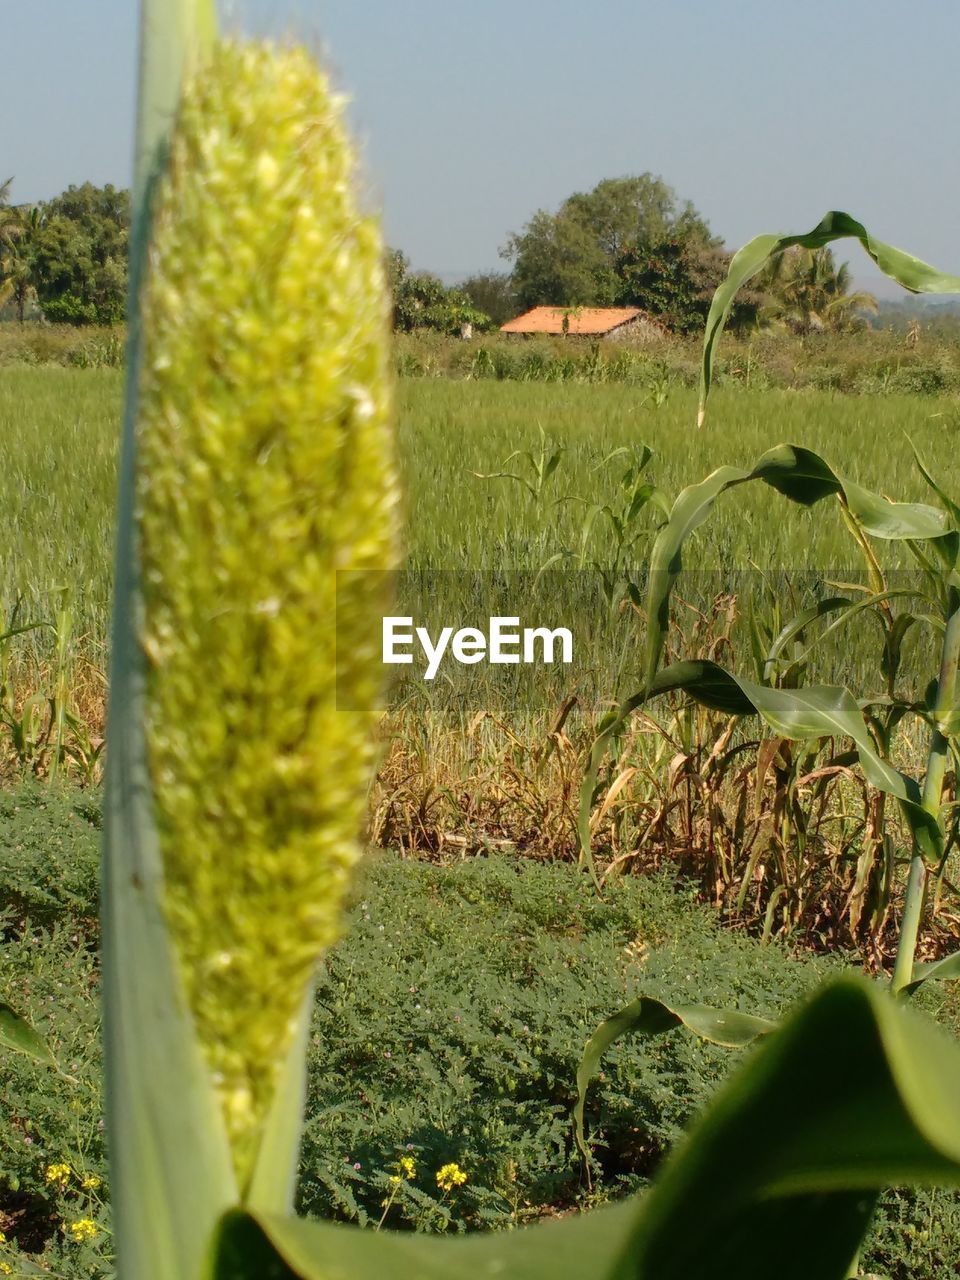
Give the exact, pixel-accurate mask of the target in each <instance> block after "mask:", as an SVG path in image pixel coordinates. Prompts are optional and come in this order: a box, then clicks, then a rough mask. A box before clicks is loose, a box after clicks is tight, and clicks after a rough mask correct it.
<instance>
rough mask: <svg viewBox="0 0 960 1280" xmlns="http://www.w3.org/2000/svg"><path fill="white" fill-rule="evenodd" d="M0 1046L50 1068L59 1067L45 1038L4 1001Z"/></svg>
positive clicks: (0, 1023) (0, 1016)
mask: <svg viewBox="0 0 960 1280" xmlns="http://www.w3.org/2000/svg"><path fill="white" fill-rule="evenodd" d="M0 1046H2V1047H3V1048H4V1049H10V1050H12V1051H13V1052H14V1053H22V1054H24V1055H25V1056H26V1057H28V1058H33V1060H34V1062H42V1063H44V1064H45V1065H46V1066H48V1067H55V1066H56V1065H57V1063H56V1059H55V1058H54V1056H53V1054H52V1053H51V1051H50V1046H49V1045H48V1044H47V1042H46V1040H44V1038H43V1036H41V1035H40V1033H39V1032H38V1031H35V1030H34V1029H33V1027H32V1026H31V1025H30V1023H29V1022H28V1021H27V1019H26V1018H24V1017H22V1016H21V1015H20V1014H19V1013H17V1011H16V1010H15V1009H12V1008H11V1007H10V1005H8V1004H4V1003H3V1002H2V1001H0Z"/></svg>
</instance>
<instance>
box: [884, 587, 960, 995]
mask: <svg viewBox="0 0 960 1280" xmlns="http://www.w3.org/2000/svg"><path fill="white" fill-rule="evenodd" d="M949 591H950V598H949V606H948V607H949V615H948V617H947V625H946V629H945V631H944V636H943V649H942V651H941V658H940V675H939V677H938V680H937V694H936V698H935V700H934V706H933V716H934V722H935V727H934V729H933V731H932V734H931V739H930V753H929V755H928V757H927V771H926V776H925V778H924V783H923V807H924V808H925V809H926V810H927V812H928V813H930V814H932V815H933V816H934V817H936V818H938V819H939V813H940V799H941V795H942V793H943V779H944V774H945V772H946V767H947V757H948V756H949V754H950V742H949V740H948V738H947V736H946V735H945V734H944V733H943V732H942V730H941V728H940V727H939V726H940V725H941V724H942V723H943V722H944V720H945V719H946V718H947V717H948V716H949V715H950V713H951V712H952V710H953V708H954V706H955V704H956V694H957V662H958V659H960V591H958V590H957V588H956V587H950V588H949ZM926 887H927V863H926V861H925V860H924V856H923V851H922V850H921V849H918V848H916V847H915V848H914V852H913V857H912V859H911V862H910V875H909V877H908V880H907V891H906V898H905V901H904V907H903V919H902V921H901V924H900V939H899V943H898V946H897V958H896V961H895V963H894V968H893V981H892V988H893V991H894V993H896V992H898V991H902V990H903V988H904V987H906V986H907V985H908V984H909V983H910V982H911V981H912V979H913V962H914V956H915V954H916V950H917V934H918V932H919V929H920V917H921V915H922V912H923V899H924V894H925V891H926Z"/></svg>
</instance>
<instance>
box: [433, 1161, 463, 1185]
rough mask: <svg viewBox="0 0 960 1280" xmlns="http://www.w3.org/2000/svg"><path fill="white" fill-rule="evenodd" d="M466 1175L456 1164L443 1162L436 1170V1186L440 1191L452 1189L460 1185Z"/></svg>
mask: <svg viewBox="0 0 960 1280" xmlns="http://www.w3.org/2000/svg"><path fill="white" fill-rule="evenodd" d="M466 1180H467V1175H466V1174H465V1173H464V1172H463V1170H462V1169H461V1168H460V1166H459V1165H458V1164H445V1165H444V1166H443V1168H442V1169H438V1170H437V1186H438V1187H439V1188H440V1190H441V1191H452V1190H453V1189H454V1187H462V1186H463V1184H464V1183H465V1182H466Z"/></svg>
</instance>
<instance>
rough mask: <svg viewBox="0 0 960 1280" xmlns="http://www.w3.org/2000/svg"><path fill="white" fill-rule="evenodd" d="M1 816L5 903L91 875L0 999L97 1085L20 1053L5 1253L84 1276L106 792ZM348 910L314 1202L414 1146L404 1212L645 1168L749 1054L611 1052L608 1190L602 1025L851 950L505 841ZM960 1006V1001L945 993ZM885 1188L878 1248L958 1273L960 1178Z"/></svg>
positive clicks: (390, 870)
mask: <svg viewBox="0 0 960 1280" xmlns="http://www.w3.org/2000/svg"><path fill="white" fill-rule="evenodd" d="M2 823H3V826H2V830H3V833H4V837H5V840H6V843H7V847H8V848H9V849H10V850H11V851H14V852H16V853H17V854H18V855H19V858H20V859H21V860H22V861H21V862H20V863H19V864H18V863H10V864H5V865H6V866H8V868H9V869H8V870H6V871H5V873H4V878H3V879H2V880H0V907H2V906H3V905H4V904H6V902H7V901H8V893H9V892H12V893H13V894H14V895H15V897H16V898H17V900H18V901H19V900H22V899H23V897H24V885H25V883H29V882H30V881H32V880H33V879H34V878H37V879H39V878H40V874H41V873H40V872H38V871H37V869H38V868H42V865H43V857H44V852H45V850H46V849H47V848H53V849H55V850H58V849H60V848H61V847H62V848H63V850H64V855H65V856H66V850H67V849H69V851H70V853H69V858H70V861H71V862H75V863H77V864H78V865H79V866H83V867H85V868H87V869H88V871H89V872H90V873H91V874H90V875H89V876H88V878H87V879H86V880H84V881H80V880H79V879H78V880H77V881H76V885H77V888H76V891H75V892H74V891H73V890H71V891H70V893H65V894H62V895H60V896H59V898H58V901H57V902H56V903H55V904H49V903H48V902H47V900H46V896H45V895H40V896H39V899H38V900H39V904H40V907H41V909H42V910H43V911H44V912H45V915H44V923H43V925H42V926H41V925H40V924H39V923H37V924H33V923H31V925H30V927H29V928H25V927H24V928H22V929H21V928H19V927H18V929H17V930H16V931H14V932H11V933H10V934H8V945H7V947H6V948H5V949H4V950H3V951H2V953H0V957H2V959H0V996H2V995H14V994H16V995H17V996H18V997H19V999H20V1001H21V1004H23V1003H26V1005H27V1007H29V1009H30V1011H31V1012H32V1013H33V1014H34V1016H36V1017H37V1020H38V1022H39V1023H40V1025H41V1027H42V1029H43V1030H44V1031H45V1032H46V1033H47V1034H48V1035H49V1036H50V1037H51V1040H52V1041H53V1043H54V1044H55V1046H56V1048H57V1050H58V1052H59V1054H60V1055H61V1056H62V1060H63V1064H64V1069H65V1070H66V1071H67V1073H68V1074H69V1075H71V1076H73V1077H74V1080H75V1081H77V1082H78V1083H72V1082H71V1081H70V1080H67V1079H65V1078H63V1077H58V1076H55V1075H52V1074H51V1073H50V1072H49V1071H40V1070H38V1069H36V1068H34V1067H33V1066H31V1065H30V1064H29V1063H27V1062H26V1061H25V1060H23V1061H14V1060H13V1059H11V1058H9V1057H8V1058H5V1059H2V1060H0V1081H2V1088H3V1090H4V1096H5V1098H8V1099H10V1100H11V1103H12V1104H13V1105H12V1109H8V1110H7V1113H6V1117H5V1120H4V1123H3V1124H2V1125H0V1169H2V1171H3V1176H4V1178H5V1179H6V1181H5V1182H4V1183H3V1184H2V1189H0V1229H3V1230H4V1231H5V1233H6V1235H7V1237H8V1242H9V1248H8V1251H7V1253H6V1254H4V1253H2V1252H0V1257H11V1258H18V1259H22V1257H23V1252H24V1251H25V1252H26V1253H27V1254H28V1256H31V1257H32V1258H34V1259H35V1260H36V1261H41V1260H43V1261H45V1262H47V1263H48V1264H49V1265H51V1266H54V1267H55V1269H56V1270H57V1271H59V1272H60V1274H62V1275H64V1276H68V1277H70V1280H80V1277H88V1276H100V1275H104V1276H105V1275H106V1274H108V1273H109V1271H110V1253H111V1246H110V1240H109V1236H108V1234H107V1230H106V1228H107V1227H108V1226H109V1217H108V1210H107V1209H105V1208H101V1205H106V1204H107V1201H108V1199H109V1197H108V1189H107V1187H106V1185H105V1184H106V1169H105V1163H104V1152H103V1134H102V1131H101V1128H100V1124H99V1117H100V1112H101V1100H100V1089H101V1085H100V1079H99V1069H100V1059H99V1047H98V1045H97V1043H96V1029H97V1021H98V1014H97V1003H96V1002H97V994H98V992H97V984H96V968H95V956H94V955H93V954H91V952H90V951H89V945H90V940H91V939H90V938H89V937H88V935H87V933H86V930H87V928H88V926H89V923H90V921H91V919H92V917H93V913H94V912H95V910H96V886H95V883H94V880H93V876H92V872H93V869H94V868H95V866H96V860H97V836H98V824H99V805H98V800H97V797H96V795H94V794H92V793H60V792H53V793H51V792H49V791H48V790H47V789H46V788H38V787H29V788H26V789H21V790H20V791H18V792H16V793H13V794H12V795H11V796H10V797H9V798H8V803H7V806H6V808H5V811H4V815H3V817H2ZM349 923H350V927H349V928H348V930H347V933H346V935H345V937H344V939H343V940H342V941H341V942H340V944H339V945H338V946H337V947H336V948H335V949H334V951H333V952H332V953H331V955H330V957H329V959H328V963H327V965H326V968H325V971H324V973H323V976H322V978H321V983H320V987H319V989H318V993H317V1000H316V1006H315V1012H314V1020H313V1024H312V1029H311V1036H310V1049H309V1059H308V1060H309V1075H308V1079H309V1086H308V1106H307V1116H308V1120H307V1129H306V1135H305V1142H304V1147H303V1151H302V1155H301V1191H300V1204H301V1208H302V1209H303V1210H304V1211H305V1212H308V1213H311V1214H316V1215H319V1216H321V1217H325V1218H326V1217H334V1218H340V1219H354V1220H356V1219H359V1220H361V1221H364V1222H366V1223H367V1224H368V1226H370V1227H373V1226H375V1225H376V1224H377V1222H378V1221H379V1219H380V1217H381V1215H382V1214H383V1201H384V1200H385V1199H386V1198H388V1197H389V1195H390V1193H391V1191H392V1190H393V1189H394V1185H395V1184H392V1183H391V1181H390V1179H391V1177H393V1176H395V1173H396V1169H397V1166H398V1164H399V1162H400V1161H401V1160H403V1159H404V1158H405V1157H408V1156H412V1157H413V1159H414V1161H415V1167H416V1176H415V1177H414V1178H412V1179H408V1178H406V1177H404V1179H403V1181H404V1186H403V1187H402V1188H401V1189H400V1191H399V1192H397V1194H396V1195H395V1198H394V1200H393V1203H392V1205H391V1207H390V1211H389V1213H388V1215H387V1218H386V1221H385V1222H384V1229H398V1230H403V1229H414V1228H417V1227H419V1228H421V1229H425V1230H429V1231H438V1230H443V1231H448V1232H457V1231H462V1230H466V1229H475V1228H477V1227H496V1228H500V1227H509V1226H512V1225H522V1224H524V1223H527V1222H529V1221H531V1220H533V1219H535V1218H537V1217H539V1216H541V1215H544V1214H550V1213H552V1212H554V1211H555V1210H556V1209H557V1208H562V1207H572V1206H576V1205H585V1204H592V1203H595V1202H597V1201H598V1200H604V1199H608V1198H615V1197H620V1196H622V1195H623V1194H624V1193H625V1192H627V1191H629V1190H630V1189H632V1188H639V1187H642V1186H644V1185H645V1184H646V1181H647V1179H648V1178H649V1175H650V1173H651V1172H652V1170H653V1169H654V1168H655V1167H656V1165H657V1163H658V1162H659V1160H660V1159H661V1157H662V1155H663V1153H664V1152H665V1151H666V1150H667V1149H668V1148H669V1147H670V1146H671V1145H672V1144H673V1143H674V1142H675V1141H676V1140H677V1138H678V1137H679V1135H680V1133H681V1131H682V1129H683V1128H684V1127H685V1125H686V1124H687V1122H688V1121H689V1119H690V1117H691V1116H692V1115H694V1114H696V1113H697V1112H699V1111H700V1110H701V1109H702V1107H703V1106H704V1104H705V1102H706V1100H707V1098H708V1097H709V1095H710V1094H711V1093H712V1092H713V1090H714V1089H715V1088H716V1086H717V1083H718V1082H719V1081H720V1079H721V1078H722V1077H724V1076H725V1075H726V1074H727V1073H728V1072H729V1071H730V1070H731V1069H732V1068H733V1067H735V1066H736V1064H737V1061H738V1058H737V1055H735V1054H731V1053H730V1052H729V1051H724V1050H719V1049H714V1048H711V1047H710V1046H707V1045H702V1044H700V1043H699V1042H697V1041H694V1040H692V1039H685V1038H680V1037H674V1038H672V1039H664V1040H660V1041H648V1042H643V1041H639V1040H634V1041H624V1042H622V1044H620V1045H619V1046H617V1047H615V1048H614V1049H612V1050H610V1051H609V1053H608V1054H607V1056H606V1058H605V1059H604V1074H603V1078H602V1079H600V1080H599V1081H598V1082H596V1083H595V1085H594V1086H593V1090H592V1092H591V1095H590V1099H589V1103H588V1120H589V1124H590V1132H591V1142H592V1145H593V1150H594V1189H593V1192H592V1193H588V1192H587V1190H586V1187H585V1185H584V1184H583V1181H582V1175H581V1167H580V1162H579V1157H578V1156H577V1155H576V1153H575V1150H574V1148H573V1144H572V1136H571V1130H570V1124H569V1108H570V1106H571V1104H572V1102H573V1097H574V1080H573V1074H574V1071H575V1068H576V1062H577V1059H578V1055H579V1052H580V1049H581V1048H582V1044H583V1040H584V1038H585V1035H586V1033H587V1032H588V1031H589V1029H590V1028H591V1026H592V1025H593V1024H594V1023H595V1022H596V1021H599V1019H600V1018H602V1017H603V1016H604V1015H605V1013H606V1012H607V1011H608V1010H609V1009H610V1008H612V1007H614V1006H615V1005H616V1004H617V1003H622V1002H623V1000H624V999H625V998H628V997H629V996H630V994H631V993H632V992H635V991H636V990H637V989H638V988H639V987H640V985H641V984H642V989H643V990H649V991H653V992H656V993H657V994H658V995H659V996H660V997H661V998H663V999H665V1000H673V1001H677V1000H681V1001H682V1000H689V999H690V998H691V993H694V992H696V993H702V995H703V997H704V998H705V999H708V1000H710V1001H712V1002H714V1003H717V1004H729V1003H731V1002H737V1001H739V1002H740V1003H741V1004H742V1005H743V1006H744V1007H748V1008H750V1009H756V1010H760V1011H761V1012H763V1013H765V1014H767V1015H769V1016H776V1015H777V1014H778V1013H779V1012H780V1011H781V1009H782V1008H783V1007H784V1006H786V1005H787V1004H789V1003H791V1002H792V1001H794V1000H795V999H796V998H798V997H799V996H801V995H802V994H803V993H804V992H806V991H808V990H810V989H811V988H812V986H813V985H814V984H815V983H816V982H817V981H818V980H819V979H820V978H821V977H822V976H823V975H824V974H825V973H827V972H828V971H830V970H831V969H832V968H833V967H834V965H833V964H832V963H828V962H827V961H824V960H817V961H813V960H807V961H802V962H800V963H798V962H797V961H796V960H794V959H791V958H790V957H789V956H788V955H787V954H786V953H785V952H784V951H783V950H781V949H780V948H778V947H776V946H772V947H766V948H761V947H759V946H757V945H756V944H754V943H750V942H748V941H746V940H745V939H743V938H742V937H738V936H737V935H736V934H732V933H729V932H726V931H721V930H720V929H719V928H718V926H717V921H716V917H715V916H714V915H713V914H712V913H710V912H708V911H705V910H704V909H702V908H697V907H695V906H694V905H693V900H692V897H691V894H690V892H689V891H687V890H682V891H680V892H679V893H678V892H677V891H676V890H675V888H674V887H673V885H672V884H671V882H670V880H669V879H668V878H667V877H665V876H654V877H640V878H636V879H627V880H624V881H622V882H619V883H617V884H611V886H610V889H609V891H608V893H607V894H606V895H605V898H604V899H603V900H598V899H596V898H595V897H594V895H593V894H591V893H590V892H588V891H587V887H586V885H585V884H584V882H583V879H582V877H581V876H580V875H579V874H578V873H577V872H576V871H575V870H574V869H572V868H570V867H564V866H559V865H549V864H546V865H541V864H537V863H535V862H529V861H528V862H526V863H519V864H518V863H516V862H513V861H511V860H506V859H502V858H487V859H477V860H473V861H468V862H466V863H462V864H455V865H452V866H436V865H430V864H424V863H418V862H414V861H402V860H400V859H397V858H395V857H381V858H374V859H371V861H370V863H369V864H368V866H367V869H366V871H365V873H364V877H363V879H362V881H361V883H360V884H358V886H357V887H356V890H355V902H354V905H353V908H352V911H351V915H350V922H349ZM411 988H413V990H411ZM50 997H52V1000H51V999H50ZM927 1003H929V1002H927ZM931 1007H935V1006H931ZM941 1016H943V1017H946V1018H949V1019H954V1018H956V1016H957V1011H956V1010H955V1009H954V1008H953V1007H952V1006H945V1007H943V1009H942V1012H941ZM525 1028H526V1030H525ZM345 1078H347V1079H349V1080H350V1081H351V1083H352V1088H351V1090H350V1092H349V1093H347V1094H345V1093H344V1089H343V1081H344V1079H345ZM25 1138H29V1139H30V1141H25V1140H24V1139H25ZM408 1144H411V1145H412V1146H413V1151H412V1152H411V1151H408ZM451 1161H454V1162H457V1163H458V1164H459V1166H460V1168H461V1169H462V1170H463V1171H464V1172H465V1173H466V1174H467V1181H466V1183H464V1184H462V1185H461V1186H460V1187H457V1188H455V1189H454V1191H453V1192H451V1193H448V1194H446V1195H444V1194H442V1193H441V1192H440V1189H439V1188H438V1187H437V1184H436V1173H437V1172H438V1171H439V1170H440V1169H441V1167H442V1166H443V1165H445V1164H447V1163H449V1162H451ZM55 1163H65V1164H67V1165H69V1167H70V1169H71V1170H72V1171H75V1172H73V1173H72V1174H71V1176H70V1178H69V1179H68V1180H67V1185H66V1187H64V1188H63V1189H62V1190H61V1189H60V1188H59V1187H58V1186H55V1185H53V1184H51V1183H49V1182H48V1181H47V1179H46V1172H45V1171H46V1169H47V1167H48V1166H50V1165H51V1164H55ZM357 1163H359V1164H360V1166H361V1167H360V1169H356V1168H354V1165H355V1164H357ZM91 1174H92V1175H94V1176H96V1177H99V1178H100V1179H102V1180H103V1182H104V1185H103V1187H102V1188H98V1189H96V1193H95V1194H94V1195H90V1194H89V1193H86V1192H84V1189H83V1187H82V1179H83V1177H85V1176H89V1175H91ZM12 1182H15V1183H17V1184H18V1185H16V1186H14V1185H11V1183H12ZM885 1206H886V1207H885V1208H884V1211H883V1214H882V1215H881V1218H880V1221H879V1223H878V1228H877V1232H876V1233H875V1239H876V1241H877V1243H876V1249H877V1250H878V1251H880V1252H875V1253H874V1254H872V1255H871V1257H872V1259H873V1261H872V1263H871V1265H873V1266H874V1267H875V1269H877V1270H884V1271H885V1272H886V1273H888V1274H890V1275H892V1276H893V1277H895V1280H907V1277H908V1276H911V1277H912V1276H914V1275H916V1276H920V1277H923V1280H927V1277H929V1278H930V1280H933V1277H935V1276H936V1275H937V1271H936V1267H937V1265H938V1264H939V1265H942V1266H943V1268H944V1272H947V1271H949V1270H950V1269H951V1268H952V1267H954V1266H956V1265H957V1264H958V1262H960V1255H958V1254H957V1250H956V1242H957V1239H960V1235H954V1234H951V1230H950V1228H951V1224H955V1223H956V1222H958V1221H960V1208H958V1207H957V1206H956V1197H955V1196H953V1195H950V1194H947V1193H943V1192H941V1193H935V1194H934V1193H920V1192H914V1193H910V1194H909V1195H908V1194H907V1193H901V1194H897V1195H892V1194H891V1195H890V1196H888V1197H887V1198H886V1201H885ZM87 1216H90V1217H92V1218H93V1219H94V1221H96V1222H97V1223H98V1226H99V1227H100V1230H99V1232H98V1235H97V1237H96V1239H95V1240H93V1241H91V1242H89V1243H88V1244H87V1245H86V1246H85V1247H84V1248H81V1247H79V1246H78V1244H77V1243H76V1242H74V1241H73V1240H72V1239H71V1238H69V1237H68V1236H67V1234H66V1233H65V1232H64V1231H63V1229H62V1227H61V1226H60V1224H61V1223H63V1222H65V1221H66V1222H68V1223H69V1222H74V1221H78V1220H80V1219H81V1218H83V1217H87ZM934 1223H939V1224H940V1225H939V1229H937V1227H936V1226H935V1225H934ZM924 1232H927V1233H928V1235H927V1237H926V1238H924V1237H923V1233H924ZM891 1259H899V1261H898V1262H897V1263H896V1265H892V1264H891V1263H890V1260H891ZM881 1264H882V1265H881ZM911 1267H913V1268H915V1270H911V1269H910V1268H911ZM941 1274H943V1272H942V1273H941Z"/></svg>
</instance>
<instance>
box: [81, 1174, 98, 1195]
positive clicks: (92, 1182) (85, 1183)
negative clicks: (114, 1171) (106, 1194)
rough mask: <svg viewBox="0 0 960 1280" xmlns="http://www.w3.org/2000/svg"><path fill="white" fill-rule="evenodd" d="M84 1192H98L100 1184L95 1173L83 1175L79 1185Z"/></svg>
mask: <svg viewBox="0 0 960 1280" xmlns="http://www.w3.org/2000/svg"><path fill="white" fill-rule="evenodd" d="M80 1185H81V1187H83V1189H84V1191H99V1189H100V1186H101V1182H100V1179H99V1178H98V1177H97V1175H96V1174H95V1173H88V1174H85V1175H84V1177H83V1179H82V1181H81V1183H80Z"/></svg>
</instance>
